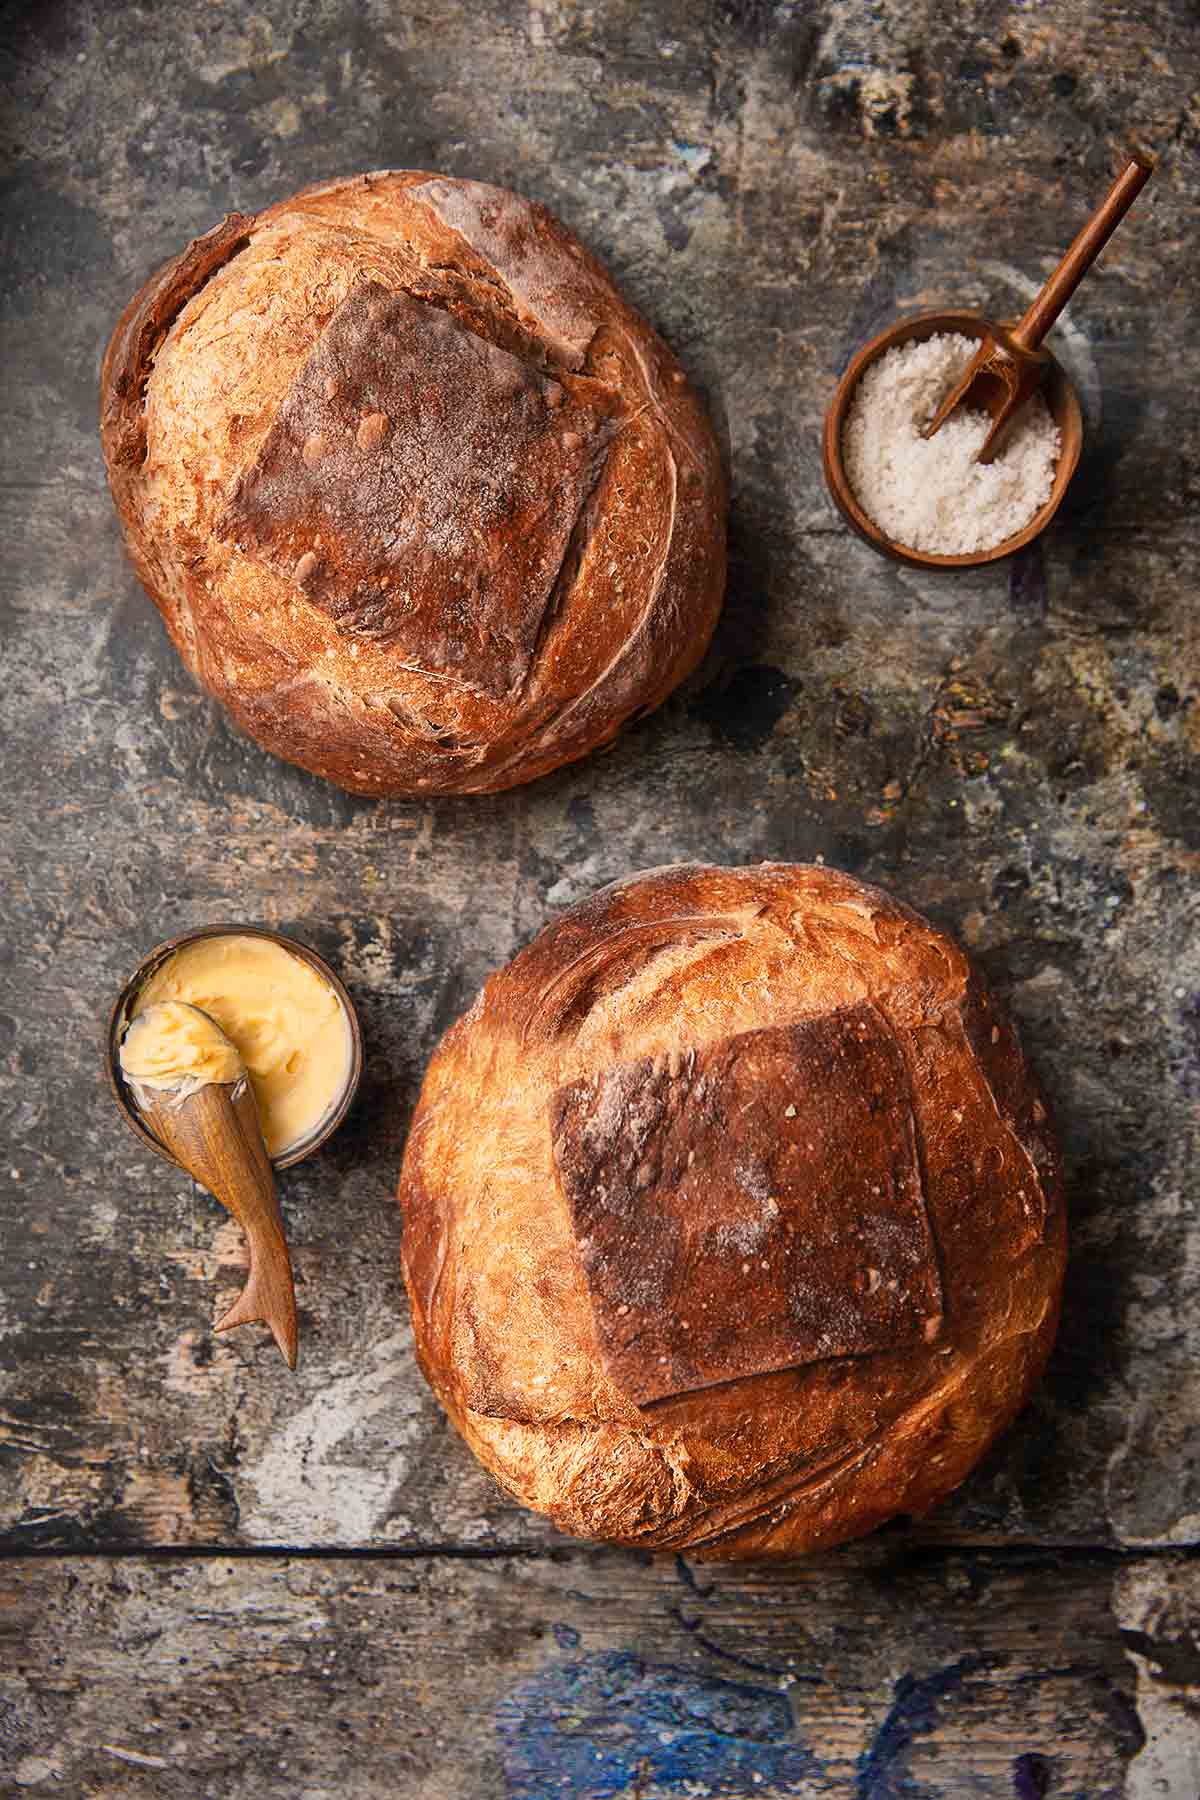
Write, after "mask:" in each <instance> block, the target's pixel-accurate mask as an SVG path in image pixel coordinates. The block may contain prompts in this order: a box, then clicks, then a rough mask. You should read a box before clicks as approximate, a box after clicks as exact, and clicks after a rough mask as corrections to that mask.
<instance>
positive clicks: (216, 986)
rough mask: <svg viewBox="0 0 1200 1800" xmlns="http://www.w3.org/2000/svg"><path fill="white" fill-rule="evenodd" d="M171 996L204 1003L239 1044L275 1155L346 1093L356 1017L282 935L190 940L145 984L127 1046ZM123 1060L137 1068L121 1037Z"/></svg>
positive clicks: (232, 935)
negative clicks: (280, 938)
mask: <svg viewBox="0 0 1200 1800" xmlns="http://www.w3.org/2000/svg"><path fill="white" fill-rule="evenodd" d="M170 1002H183V1004H184V1005H186V1006H192V1007H199V1009H200V1010H201V1012H204V1013H207V1014H208V1016H209V1018H210V1019H212V1020H215V1022H216V1024H217V1025H218V1026H219V1027H220V1031H221V1032H223V1033H224V1035H225V1037H226V1038H228V1039H229V1041H230V1043H231V1044H232V1045H233V1046H234V1048H235V1050H236V1052H237V1054H238V1056H239V1058H240V1060H241V1062H242V1064H243V1065H244V1066H245V1070H246V1074H247V1075H248V1076H249V1079H250V1085H251V1087H252V1088H253V1090H254V1098H255V1100H256V1102H257V1105H258V1117H259V1122H260V1124H261V1125H262V1134H263V1140H264V1142H265V1143H266V1146H267V1151H268V1154H269V1155H271V1156H279V1155H282V1154H283V1152H284V1151H286V1150H289V1149H290V1148H291V1147H292V1146H293V1145H294V1144H297V1143H299V1142H300V1141H301V1139H303V1138H306V1137H308V1136H309V1135H310V1133H311V1132H313V1131H314V1130H315V1129H316V1127H317V1126H318V1125H319V1124H320V1123H321V1120H322V1119H323V1118H324V1117H325V1116H326V1114H327V1113H329V1112H330V1111H332V1109H333V1108H334V1107H335V1106H336V1105H337V1103H338V1101H339V1100H340V1099H341V1096H342V1094H343V1092H344V1091H345V1087H346V1083H347V1081H348V1080H349V1078H350V1069H351V1063H352V1058H353V1045H352V1040H351V1035H350V1021H349V1019H348V1018H347V1016H346V1011H345V1008H344V1007H343V1005H342V1003H341V1000H340V999H339V998H338V996H337V994H336V993H335V992H334V990H333V988H331V987H330V985H329V983H328V982H327V981H326V980H324V979H323V977H322V976H321V975H319V974H318V973H317V971H316V969H314V968H313V967H312V965H311V964H310V963H307V962H305V961H304V960H303V959H302V958H301V957H299V956H293V955H292V953H291V951H289V950H285V949H284V948H283V946H282V944H277V943H273V942H272V941H271V939H269V938H257V937H245V936H243V935H241V934H240V933H234V932H231V933H230V934H229V935H228V936H227V937H225V936H222V937H208V938H197V939H195V940H194V941H193V942H192V943H190V944H185V945H184V946H183V948H182V949H181V950H177V951H175V953H174V955H172V956H169V957H168V958H167V960H166V962H165V963H163V964H162V965H161V967H160V968H158V969H156V970H155V972H154V974H153V975H152V976H151V977H150V980H149V981H148V982H147V983H146V985H145V986H144V987H143V988H142V989H141V991H140V992H139V994H138V996H137V999H136V1001H135V1003H134V1009H133V1010H134V1023H133V1024H132V1025H131V1026H130V1029H129V1031H128V1033H127V1034H126V1038H125V1045H128V1044H129V1042H130V1040H131V1039H132V1038H133V1036H134V1032H135V1030H136V1029H137V1027H138V1021H139V1020H140V1019H141V1018H142V1017H143V1016H144V1015H145V1014H146V1013H147V1011H148V1010H149V1009H150V1008H152V1007H154V1008H158V1007H161V1006H162V1005H163V1004H164V1003H170ZM121 1060H122V1067H123V1068H124V1069H125V1072H126V1074H127V1075H128V1074H131V1071H130V1069H129V1068H128V1066H127V1065H126V1063H125V1046H122V1058H121ZM133 1078H134V1079H142V1080H145V1079H146V1078H145V1077H133ZM205 1079H206V1080H212V1081H217V1080H223V1079H230V1078H229V1077H224V1076H220V1075H209V1076H206V1077H205ZM151 1085H158V1086H166V1085H169V1084H168V1083H167V1082H166V1081H162V1080H160V1081H158V1082H157V1083H151Z"/></svg>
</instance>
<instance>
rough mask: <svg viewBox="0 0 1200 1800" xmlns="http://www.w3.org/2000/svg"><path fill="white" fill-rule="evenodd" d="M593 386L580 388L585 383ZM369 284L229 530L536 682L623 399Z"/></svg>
mask: <svg viewBox="0 0 1200 1800" xmlns="http://www.w3.org/2000/svg"><path fill="white" fill-rule="evenodd" d="M574 385H575V384H571V387H572V388H574ZM587 385H588V392H587V397H586V400H585V399H583V398H581V397H580V395H579V394H578V392H576V391H571V390H570V389H569V388H568V386H567V385H564V383H562V382H558V381H553V380H550V379H548V378H547V377H546V376H544V375H542V374H541V373H540V372H539V371H538V370H536V369H534V368H532V367H531V366H530V365H529V364H527V363H525V362H523V361H522V360H521V359H520V358H519V357H516V356H513V355H511V354H510V352H508V351H507V350H502V349H500V348H499V347H498V346H497V345H495V344H491V343H488V342H487V341H486V340H485V339H483V338H481V337H478V336H477V335H476V334H475V333H474V332H473V331H470V330H469V329H468V328H467V327H466V326H464V325H462V324H461V323H460V322H459V321H458V320H457V319H456V318H455V317H454V316H453V315H452V314H451V313H449V312H446V311H443V310H441V309H440V308H438V307H435V306H431V305H428V304H424V303H422V302H421V301H418V300H414V299H413V298H412V297H411V296H410V295H408V294H403V293H392V292H390V291H389V290H388V289H387V288H385V287H383V286H382V285H381V284H380V283H378V282H375V281H362V282H360V283H358V285H357V286H356V287H355V288H354V289H353V290H352V291H351V293H350V294H349V295H348V296H347V298H346V299H345V300H344V301H343V302H342V304H341V306H339V307H338V309H337V311H336V312H335V313H334V314H333V316H332V318H331V319H330V321H329V323H328V324H327V326H326V327H325V330H324V331H323V332H322V334H321V336H320V338H319V339H318V341H317V343H316V345H315V347H314V349H313V351H312V353H311V355H310V356H309V358H308V360H307V362H306V363H305V364H304V366H303V368H302V369H301V370H300V373H299V374H298V375H297V377H296V379H295V381H294V382H293V383H292V386H291V389H290V390H289V392H288V395H287V398H286V399H285V400H284V402H283V405H282V406H281V407H280V410H279V413H278V414H277V416H276V418H275V421H274V424H273V425H272V427H271V430H270V432H269V433H268V435H267V437H266V439H265V441H264V443H263V446H262V448H261V450H260V451H259V454H258V456H257V458H256V459H255V461H254V463H253V465H252V466H251V467H250V468H249V469H247V470H245V471H244V472H243V473H242V475H241V476H240V477H239V478H238V481H237V484H236V486H235V488H234V491H233V494H232V496H231V498H230V501H229V504H228V506H227V508H226V510H225V513H224V515H223V517H222V519H221V522H220V530H221V533H222V535H224V536H225V537H227V538H232V539H234V540H235V541H236V542H238V543H239V544H242V545H243V546H245V547H248V548H251V549H253V550H254V551H255V552H256V553H257V554H258V555H259V556H260V557H261V558H262V560H263V561H264V562H266V563H267V564H268V566H269V567H271V568H272V569H274V570H276V571H277V572H278V573H279V574H281V575H284V576H286V577H288V578H289V579H290V580H291V581H293V582H294V583H295V584H296V586H297V587H298V588H299V589H301V590H302V591H303V593H304V594H305V595H306V596H307V597H308V599H309V600H311V601H313V602H315V603H316V604H317V605H319V606H321V607H322V608H323V609H324V610H325V611H326V612H327V613H329V615H330V616H331V617H332V618H333V619H335V620H336V621H337V622H338V625H339V627H340V629H341V630H342V631H343V632H345V633H346V634H351V633H353V634H357V635H362V636H366V637H370V638H372V639H374V640H377V641H380V642H383V643H399V644H401V645H402V647H403V649H404V651H405V653H406V655H407V656H408V657H409V658H411V660H412V662H413V663H414V664H415V665H418V666H420V667H422V668H428V669H431V670H434V671H436V672H441V673H447V674H453V675H457V676H458V677H459V678H460V679H461V680H463V681H465V682H468V683H470V684H471V685H472V686H473V687H475V688H477V689H478V690H480V691H481V692H483V693H485V694H489V695H493V696H497V697H498V696H500V695H503V694H506V693H509V692H511V691H512V690H513V689H514V688H516V687H519V686H520V684H521V682H522V681H523V680H524V679H525V677H526V675H527V673H528V670H529V667H530V664H531V662H532V659H533V656H534V653H535V651H536V648H537V644H538V641H539V637H540V635H541V632H542V630H543V622H544V621H545V620H547V618H548V617H549V616H550V615H551V614H552V613H553V610H554V601H555V592H556V586H557V584H558V581H559V577H560V574H561V573H562V572H563V571H564V567H566V568H567V570H568V571H569V567H570V565H571V563H572V561H573V557H572V536H573V533H575V532H576V528H577V526H578V525H580V524H581V521H582V519H583V515H584V508H585V502H586V500H587V497H588V495H589V494H590V492H591V491H592V489H593V488H594V486H595V485H596V482H597V481H598V479H599V476H600V473H601V472H602V469H603V463H604V457H605V446H606V444H607V442H608V441H609V438H610V437H611V433H612V415H613V409H614V406H615V402H614V400H613V398H612V396H610V395H609V394H608V393H607V391H606V390H604V389H600V388H596V387H595V386H594V384H587Z"/></svg>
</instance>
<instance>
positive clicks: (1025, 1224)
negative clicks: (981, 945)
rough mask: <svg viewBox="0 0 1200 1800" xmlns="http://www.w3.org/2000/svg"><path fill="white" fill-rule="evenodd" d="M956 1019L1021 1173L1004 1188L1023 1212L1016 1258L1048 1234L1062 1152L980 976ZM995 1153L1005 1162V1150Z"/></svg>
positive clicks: (1014, 1247)
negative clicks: (1010, 1193) (1012, 1192)
mask: <svg viewBox="0 0 1200 1800" xmlns="http://www.w3.org/2000/svg"><path fill="white" fill-rule="evenodd" d="M956 1017H957V1022H958V1024H959V1026H960V1028H961V1030H962V1034H963V1037H964V1038H965V1040H966V1044H967V1047H968V1048H969V1050H970V1052H971V1056H972V1058H973V1059H974V1062H975V1066H976V1068H977V1069H978V1071H979V1077H980V1081H981V1084H982V1086H983V1090H984V1093H985V1094H986V1095H987V1099H988V1102H989V1104H990V1105H991V1107H992V1109H993V1111H994V1112H995V1115H996V1120H997V1123H998V1124H999V1125H1000V1127H1001V1128H1002V1130H1003V1132H1004V1137H1005V1140H1006V1142H1007V1143H1008V1144H1010V1145H1011V1146H1012V1148H1013V1149H1014V1150H1015V1152H1016V1155H1017V1159H1018V1166H1019V1173H1018V1174H1016V1175H1015V1177H1014V1176H1010V1177H1009V1180H1008V1182H1007V1183H1006V1185H1007V1186H1008V1187H1009V1188H1010V1189H1012V1190H1013V1191H1014V1200H1015V1204H1016V1206H1017V1207H1018V1208H1019V1214H1020V1217H1019V1222H1015V1224H1016V1229H1015V1230H1014V1232H1013V1233H1012V1236H1011V1239H1010V1241H1011V1244H1012V1250H1013V1254H1014V1255H1020V1254H1021V1253H1022V1252H1024V1251H1025V1250H1028V1249H1029V1248H1030V1247H1031V1246H1032V1245H1033V1244H1035V1243H1037V1242H1038V1241H1039V1240H1040V1239H1041V1238H1042V1237H1044V1236H1045V1233H1046V1228H1047V1225H1048V1223H1049V1219H1050V1208H1051V1202H1052V1201H1053V1200H1054V1199H1055V1198H1056V1197H1057V1191H1058V1182H1059V1172H1058V1152H1057V1150H1056V1148H1055V1142H1054V1137H1053V1134H1052V1132H1051V1130H1050V1125H1049V1118H1048V1115H1047V1112H1046V1108H1045V1106H1044V1104H1043V1103H1042V1100H1041V1097H1040V1095H1039V1094H1038V1091H1037V1088H1036V1086H1035V1085H1034V1082H1033V1080H1032V1077H1031V1076H1030V1073H1029V1070H1028V1068H1027V1066H1026V1063H1025V1058H1024V1056H1023V1055H1022V1052H1021V1046H1020V1044H1019V1042H1018V1041H1017V1036H1016V1033H1015V1031H1014V1030H1013V1028H1012V1026H1011V1025H1010V1024H1009V1022H1008V1020H1007V1019H1006V1018H1005V1017H1004V1015H1003V1013H1002V1012H1001V1011H1000V1008H999V1007H998V1006H997V1004H996V1002H995V1000H994V999H993V998H992V995H991V993H990V992H989V990H988V988H987V986H986V985H985V983H984V982H983V981H982V980H981V978H980V976H979V975H978V973H976V972H972V975H971V978H970V981H969V983H968V985H967V987H966V990H965V992H964V994H963V997H962V1000H961V1002H960V1003H959V1005H958V1007H957V1008H956ZM997 1155H998V1156H999V1157H1000V1158H1001V1161H1003V1156H1004V1152H1003V1149H998V1150H997ZM997 1185H998V1184H997Z"/></svg>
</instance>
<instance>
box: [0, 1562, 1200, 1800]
mask: <svg viewBox="0 0 1200 1800" xmlns="http://www.w3.org/2000/svg"><path fill="white" fill-rule="evenodd" d="M1193 1576H1194V1571H1191V1570H1189V1569H1188V1567H1187V1565H1186V1564H1185V1563H1184V1562H1183V1561H1182V1559H1175V1558H1165V1559H1164V1558H1160V1559H1157V1560H1154V1559H1150V1558H1131V1559H1129V1560H1128V1561H1127V1562H1126V1563H1125V1565H1124V1566H1123V1567H1121V1568H1115V1567H1114V1559H1113V1558H1112V1557H1106V1556H1093V1555H1090V1554H1084V1555H1076V1556H1073V1557H1070V1558H1068V1559H1066V1560H1060V1559H1058V1558H1055V1557H1052V1556H1036V1555H1035V1556H1023V1557H1012V1556H1009V1555H1003V1554H994V1553H993V1554H983V1555H966V1556H964V1555H957V1554H949V1555H939V1556H938V1557H936V1558H935V1559H934V1560H932V1561H929V1560H926V1559H924V1558H921V1557H913V1556H911V1555H909V1554H907V1553H906V1552H905V1550H904V1548H903V1545H902V1544H900V1543H898V1542H897V1541H895V1540H892V1541H891V1542H890V1543H889V1542H888V1541H887V1540H886V1539H884V1540H879V1541H877V1542H876V1544H875V1545H874V1546H873V1548H871V1549H870V1550H869V1551H867V1550H862V1551H858V1552H856V1553H855V1554H854V1555H853V1556H848V1555H845V1554H843V1555H841V1556H839V1557H828V1558H813V1559H811V1560H809V1561H807V1562H804V1563H800V1564H796V1565H794V1566H793V1567H792V1568H791V1569H789V1570H782V1569H773V1570H770V1571H766V1570H763V1569H758V1570H754V1569H750V1568H746V1567H742V1568H740V1569H738V1568H736V1567H730V1568H727V1569H723V1570H718V1571H713V1570H711V1569H705V1570H703V1571H692V1570H690V1569H689V1568H688V1567H687V1565H686V1564H684V1563H682V1562H681V1563H679V1564H673V1563H671V1562H659V1563H641V1562H639V1561H637V1560H636V1559H634V1558H633V1557H631V1556H625V1555H622V1554H619V1553H612V1554H608V1555H606V1554H604V1553H601V1552H588V1551H581V1550H579V1549H574V1550H570V1551H561V1552H556V1553H555V1554H554V1555H552V1556H547V1557H544V1558H523V1559H518V1560H515V1561H514V1560H512V1559H509V1558H504V1557H501V1558H498V1559H494V1560H485V1561H465V1560H462V1559H455V1558H434V1559H424V1558H422V1559H416V1560H409V1561H402V1560H394V1559H392V1560H369V1561H368V1560H364V1559H363V1558H361V1557H357V1558H353V1557H352V1558H344V1559H341V1560H339V1561H329V1560H320V1559H319V1560H297V1559H294V1558H293V1559H288V1558H285V1557H279V1558H274V1557H272V1558H260V1557H255V1558H248V1559H243V1560H231V1559H229V1558H222V1557H216V1558H209V1559H189V1560H184V1561H180V1560H178V1559H169V1560H160V1561H157V1562H152V1561H146V1560H143V1559H138V1558H126V1559H122V1560H121V1561H120V1562H117V1563H109V1564H105V1563H103V1562H100V1561H98V1560H90V1559H89V1560H85V1561H79V1560H70V1561H62V1560H59V1559H55V1558H48V1559H45V1560H42V1559H38V1560H32V1561H29V1562H27V1563H25V1564H24V1565H23V1566H17V1567H9V1568H6V1569H3V1570H0V1671H2V1674H0V1680H2V1682H3V1687H2V1689H0V1692H2V1693H3V1696H4V1700H5V1701H6V1702H7V1706H8V1713H7V1733H6V1738H5V1748H6V1750H7V1754H8V1757H9V1759H10V1760H9V1764H8V1766H9V1769H10V1771H11V1774H10V1780H11V1781H12V1783H13V1785H12V1786H11V1787H6V1788H5V1792H6V1793H15V1794H17V1795H25V1794H27V1795H29V1796H31V1797H35V1796H43V1795H45V1796H49V1795H51V1794H63V1793H69V1794H71V1795H79V1796H81V1797H82V1796H103V1797H104V1800H150V1797H151V1796H153V1797H154V1800H176V1797H178V1800H198V1797H199V1796H209V1795H211V1796H214V1800H216V1797H219V1800H273V1797H275V1796H279V1800H294V1797H295V1796H296V1795H297V1794H303V1795H305V1796H307V1797H308V1800H392V1797H393V1796H395V1795H398V1794H403V1795H404V1796H405V1797H406V1800H504V1797H507V1800H553V1797H554V1796H559V1795H561V1796H564V1800H681V1797H682V1796H685V1795H693V1796H703V1795H708V1796H713V1797H715V1796H722V1795H723V1796H727V1797H731V1796H736V1797H739V1800H751V1797H753V1796H762V1797H763V1800H789V1797H790V1800H800V1797H803V1800H899V1797H900V1796H901V1795H903V1796H913V1797H915V1796H920V1800H965V1797H966V1796H970V1800H1030V1797H1031V1796H1047V1795H1048V1796H1053V1797H1055V1800H1057V1797H1059V1796H1073V1797H1076V1800H1085V1797H1086V1800H1119V1797H1120V1796H1121V1795H1123V1794H1124V1795H1127V1796H1130V1797H1131V1800H1134V1797H1136V1800H1151V1796H1153V1795H1162V1794H1164V1793H1165V1794H1167V1795H1169V1796H1177V1797H1178V1800H1186V1796H1187V1795H1188V1794H1189V1793H1194V1791H1195V1789H1194V1787H1193V1788H1191V1789H1189V1788H1185V1787H1184V1786H1182V1785H1180V1784H1181V1781H1182V1780H1183V1779H1185V1778H1186V1777H1187V1774H1188V1770H1189V1767H1190V1768H1192V1769H1193V1770H1194V1769H1195V1767H1196V1764H1195V1760H1194V1752H1195V1750H1196V1739H1195V1727H1194V1723H1189V1721H1188V1719H1187V1717H1186V1712H1185V1707H1186V1706H1187V1704H1189V1702H1190V1703H1194V1701H1195V1698H1196V1697H1197V1693H1198V1676H1200V1666H1198V1662H1197V1652H1196V1647H1195V1642H1194V1635H1193V1634H1194V1633H1195V1631H1196V1629H1197V1627H1198V1626H1200V1588H1198V1587H1197V1584H1196V1582H1195V1580H1194V1578H1193ZM897 1617H903V1619H904V1620H905V1623H906V1628H907V1638H906V1644H905V1657H904V1660H903V1661H899V1660H898V1658H897V1638H896V1631H895V1621H896V1619H897ZM1139 1708H1140V1709H1141V1714H1142V1720H1144V1721H1145V1723H1143V1722H1141V1720H1139ZM1151 1721H1153V1725H1154V1735H1153V1737H1152V1738H1151V1737H1150V1736H1149V1735H1148V1732H1147V1726H1148V1725H1150V1723H1151ZM1189 1731H1190V1733H1191V1736H1190V1738H1189ZM1189 1757H1191V1758H1192V1761H1191V1762H1190V1763H1189ZM1157 1780H1166V1781H1167V1782H1168V1785H1167V1786H1165V1787H1158V1788H1156V1787H1155V1786H1154V1785H1153V1783H1154V1782H1155V1781H1157Z"/></svg>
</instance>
